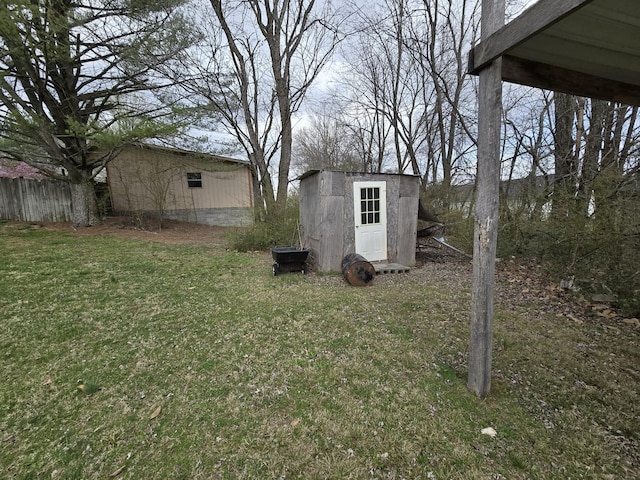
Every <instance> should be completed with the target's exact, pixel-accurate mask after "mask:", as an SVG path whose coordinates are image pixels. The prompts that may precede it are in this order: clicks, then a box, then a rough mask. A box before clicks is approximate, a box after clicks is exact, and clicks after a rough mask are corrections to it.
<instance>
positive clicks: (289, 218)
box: [229, 197, 300, 252]
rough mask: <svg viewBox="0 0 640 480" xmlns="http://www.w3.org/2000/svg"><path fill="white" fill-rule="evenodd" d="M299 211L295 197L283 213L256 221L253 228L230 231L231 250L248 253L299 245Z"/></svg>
mask: <svg viewBox="0 0 640 480" xmlns="http://www.w3.org/2000/svg"><path fill="white" fill-rule="evenodd" d="M299 211H300V210H299V206H298V198H297V197H295V198H294V199H291V200H290V201H289V202H288V205H287V208H285V209H284V210H283V211H282V212H278V213H276V214H272V215H269V216H268V217H267V218H266V219H264V220H262V221H256V223H255V224H253V225H252V226H251V227H245V228H237V229H234V230H232V231H230V232H229V242H230V245H231V248H233V249H234V250H237V251H239V252H248V251H254V250H269V249H270V248H271V247H275V246H278V245H282V246H285V245H287V246H288V245H292V246H293V245H297V244H298V243H299ZM256 217H258V216H257V215H256Z"/></svg>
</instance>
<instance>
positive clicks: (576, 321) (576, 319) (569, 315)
mask: <svg viewBox="0 0 640 480" xmlns="http://www.w3.org/2000/svg"><path fill="white" fill-rule="evenodd" d="M567 318H568V319H569V320H573V321H574V322H575V323H577V324H582V323H584V322H583V321H582V320H580V319H579V318H576V317H574V316H573V315H571V314H570V313H568V314H567Z"/></svg>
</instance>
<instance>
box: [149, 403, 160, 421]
mask: <svg viewBox="0 0 640 480" xmlns="http://www.w3.org/2000/svg"><path fill="white" fill-rule="evenodd" d="M161 411H162V405H158V408H156V409H155V410H154V411H153V413H152V414H151V416H150V417H149V420H153V419H154V418H156V417H157V416H158V415H160V412H161Z"/></svg>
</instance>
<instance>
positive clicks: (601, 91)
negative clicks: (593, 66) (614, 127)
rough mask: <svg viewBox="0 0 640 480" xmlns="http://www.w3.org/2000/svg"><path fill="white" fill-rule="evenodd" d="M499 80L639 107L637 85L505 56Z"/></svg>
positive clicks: (639, 93) (639, 100)
mask: <svg viewBox="0 0 640 480" xmlns="http://www.w3.org/2000/svg"><path fill="white" fill-rule="evenodd" d="M502 79H503V80H505V81H507V82H513V83H518V84H520V85H528V86H530V87H537V88H544V89H545V90H553V91H556V92H563V93H569V94H572V95H577V96H580V97H589V98H598V99H601V100H609V101H613V102H618V103H623V104H626V105H637V106H640V86H638V85H632V84H630V83H624V82H618V81H614V80H609V79H606V78H602V77H599V76H595V75H588V74H585V73H582V72H576V71H573V70H568V69H565V68H560V67H552V66H549V65H547V64H544V63H538V62H533V61H531V60H524V59H521V58H516V57H511V56H509V55H505V56H503V57H502Z"/></svg>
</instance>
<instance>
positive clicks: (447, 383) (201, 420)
mask: <svg viewBox="0 0 640 480" xmlns="http://www.w3.org/2000/svg"><path fill="white" fill-rule="evenodd" d="M470 271H471V270H470V266H469V265H468V264H460V263H447V264H437V263H432V264H426V265H425V266H423V267H420V268H415V269H413V270H412V271H411V272H410V273H408V274H392V275H381V276H378V278H376V279H375V281H374V282H373V283H372V284H371V285H370V286H368V287H364V288H358V287H351V286H349V285H348V284H347V283H346V282H345V281H344V280H343V279H342V277H341V276H340V275H315V274H311V275H307V276H303V275H300V274H286V275H281V276H278V277H274V276H273V275H272V273H271V259H270V255H269V254H267V253H252V254H240V253H235V252H231V251H227V250H226V249H225V248H224V245H214V244H165V243H159V242H154V241H150V240H147V241H145V240H140V239H125V238H119V237H116V236H109V235H107V236H105V235H101V236H99V235H81V236H80V235H74V234H72V233H64V232H59V231H57V232H56V231H48V230H46V229H36V228H31V227H30V226H29V225H25V224H14V223H6V222H5V223H3V224H0V356H1V361H0V375H1V378H2V383H0V477H1V478H18V479H27V478H47V479H50V478H52V479H63V478H64V479H104V478H119V479H120V478H123V479H124V478H132V479H164V478H185V479H216V478H225V479H226V478H228V479H235V478H257V479H272V478H273V479H284V478H305V479H315V478H330V479H342V478H354V479H362V478H389V479H401V478H405V479H428V478H436V479H449V478H455V479H467V478H468V479H484V478H486V479H502V478H507V479H520V478H523V479H524V478H532V479H544V478H559V479H560V478H561V479H569V478H572V479H577V478H594V479H596V478H598V479H599V478H611V479H620V478H640V451H639V448H640V420H639V418H640V415H639V414H640V399H639V391H640V389H639V388H638V387H639V385H640V372H639V370H640V348H639V344H640V329H639V328H638V326H637V321H635V322H634V321H633V319H621V318H619V317H616V316H615V314H614V313H612V312H603V310H602V309H593V310H589V308H587V307H584V306H582V307H579V306H576V305H572V304H570V303H568V302H566V301H565V300H563V299H562V298H561V296H562V292H559V291H557V290H555V289H553V288H550V287H549V288H547V287H545V286H541V285H539V284H537V283H535V282H532V281H531V276H530V274H531V271H530V270H526V269H521V270H519V269H518V268H517V266H514V268H512V269H510V270H508V271H507V270H505V271H501V272H500V274H499V275H498V278H497V305H496V316H495V321H494V365H493V373H494V376H493V383H492V393H491V395H490V396H489V397H488V398H487V399H485V400H484V401H480V400H478V399H477V398H476V397H475V396H474V395H473V394H472V393H471V392H469V391H468V390H467V388H466V355H467V354H466V352H467V343H468V336H469V326H468V318H469V305H470ZM487 427H491V428H493V429H494V430H495V432H496V435H495V436H490V435H486V434H483V433H481V431H482V430H483V429H484V428H487Z"/></svg>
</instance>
